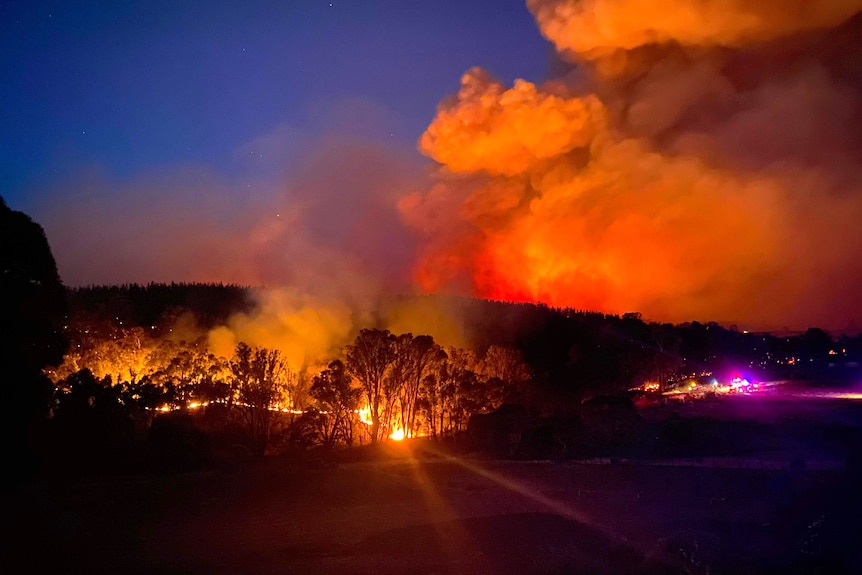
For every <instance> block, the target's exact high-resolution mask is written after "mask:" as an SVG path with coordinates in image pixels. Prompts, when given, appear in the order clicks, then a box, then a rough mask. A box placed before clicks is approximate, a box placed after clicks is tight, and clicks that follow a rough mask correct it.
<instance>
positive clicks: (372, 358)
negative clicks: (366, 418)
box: [346, 329, 396, 443]
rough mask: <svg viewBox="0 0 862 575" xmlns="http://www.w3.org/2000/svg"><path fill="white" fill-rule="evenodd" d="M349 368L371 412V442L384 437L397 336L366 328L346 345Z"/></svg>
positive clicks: (386, 331)
mask: <svg viewBox="0 0 862 575" xmlns="http://www.w3.org/2000/svg"><path fill="white" fill-rule="evenodd" d="M346 357H347V369H348V370H349V371H350V372H351V373H352V374H353V375H354V377H356V379H358V380H359V383H360V384H361V385H362V391H363V393H364V394H365V399H366V401H367V402H368V409H369V411H370V415H371V443H377V442H378V441H379V440H380V439H381V434H380V431H381V426H380V423H381V407H384V405H383V403H384V399H385V388H384V385H385V381H386V375H387V371H388V370H389V368H390V366H391V365H392V363H393V362H394V361H395V357H396V349H395V336H394V335H392V333H390V332H389V330H385V329H384V330H381V329H363V330H361V331H360V332H359V335H357V336H356V339H355V340H354V342H353V344H352V345H349V346H347V354H346Z"/></svg>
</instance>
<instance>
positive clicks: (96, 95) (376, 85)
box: [0, 0, 862, 331]
mask: <svg viewBox="0 0 862 575" xmlns="http://www.w3.org/2000/svg"><path fill="white" fill-rule="evenodd" d="M0 10H2V12H0V20H2V25H3V34H2V35H0V74H2V77H0V82H2V86H3V87H2V89H0V122H2V131H0V134H2V136H0V137H2V150H0V152H2V153H0V193H2V195H3V197H4V198H5V199H6V201H7V203H8V204H9V205H10V207H12V208H14V209H18V210H22V211H25V212H26V213H28V214H29V215H31V216H32V217H33V218H34V219H35V220H36V221H37V222H39V223H40V224H42V225H43V227H44V229H45V231H46V234H47V236H48V240H49V242H50V244H51V246H52V250H53V252H54V255H55V258H56V260H57V264H58V269H59V271H60V275H61V277H62V279H63V281H64V283H66V285H69V286H83V285H100V284H121V283H149V282H172V281H185V282H225V283H237V284H241V285H248V286H266V287H275V286H290V289H293V290H295V291H296V292H297V293H302V294H305V295H306V296H308V297H312V298H318V299H319V298H325V299H327V300H330V301H340V302H346V304H345V305H347V306H348V307H354V308H355V307H356V305H358V302H363V301H371V300H372V299H373V298H374V297H376V296H377V295H380V294H381V293H387V294H391V293H405V292H409V293H413V292H421V293H457V294H461V295H469V296H478V297H483V298H490V299H498V300H505V301H530V302H543V303H547V304H549V305H552V306H555V307H571V308H576V309H590V310H598V311H602V312H607V313H615V314H621V313H627V312H633V311H637V312H641V313H643V315H644V316H645V317H646V318H648V319H652V320H660V321H671V322H682V321H691V320H695V319H696V320H698V321H719V322H722V323H732V324H738V325H739V326H745V327H747V328H751V329H784V328H788V329H799V328H802V329H804V328H806V327H809V326H812V325H817V326H819V327H825V328H827V329H832V330H845V329H846V330H851V331H852V330H858V329H859V326H860V325H862V299H860V298H859V297H858V285H859V284H860V282H862V260H860V258H859V257H858V254H859V253H862V228H860V227H859V225H858V222H859V221H860V220H862V130H860V129H859V126H860V125H862V67H860V66H859V61H860V54H862V0H842V2H835V3H831V2H830V3H825V2H823V3H811V2H810V1H809V0H758V1H756V2H747V1H743V0H729V1H728V2H710V1H705V0H661V1H660V2H657V3H656V4H655V5H654V6H653V7H652V8H651V12H650V14H644V12H643V3H642V2H641V1H640V0H526V2H525V1H524V0H493V1H492V0H471V1H455V0H442V1H434V2H419V1H405V0H391V1H376V2H366V1H361V2H360V1H358V0H356V1H353V2H337V1H335V2H305V1H298V2H244V3H237V2H178V3H168V2H163V3H155V2H151V3H148V2H140V3H121V2H87V1H84V2H74V3H70V2H64V3H61V2H57V3H47V2H12V3H6V4H4V5H3V7H2V8H0Z"/></svg>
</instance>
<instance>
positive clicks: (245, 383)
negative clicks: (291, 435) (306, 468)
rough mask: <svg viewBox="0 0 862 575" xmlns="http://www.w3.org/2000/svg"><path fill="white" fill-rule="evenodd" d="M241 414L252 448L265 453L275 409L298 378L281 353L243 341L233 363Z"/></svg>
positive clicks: (261, 453) (237, 349)
mask: <svg viewBox="0 0 862 575" xmlns="http://www.w3.org/2000/svg"><path fill="white" fill-rule="evenodd" d="M230 371H231V374H232V376H233V381H234V383H235V386H236V391H237V400H238V403H239V405H238V408H239V413H240V415H241V418H242V421H243V423H244V427H245V430H246V433H247V435H248V439H249V443H250V446H251V448H252V450H253V451H255V452H256V453H258V454H260V455H263V453H264V452H265V451H266V447H267V445H268V443H269V438H270V434H271V431H272V425H273V414H274V409H275V408H277V407H278V406H279V405H280V403H281V401H282V400H283V399H284V397H285V395H286V393H287V387H288V386H289V385H290V384H291V382H292V381H294V380H295V379H296V374H295V373H294V372H292V371H291V370H290V368H289V366H288V364H287V361H286V360H285V359H284V358H282V357H281V352H279V351H278V350H271V349H266V348H257V347H256V348H252V347H249V346H248V345H247V344H246V343H244V342H240V343H239V344H238V345H237V346H236V351H235V352H234V357H233V359H232V360H231V362H230Z"/></svg>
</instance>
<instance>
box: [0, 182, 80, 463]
mask: <svg viewBox="0 0 862 575" xmlns="http://www.w3.org/2000/svg"><path fill="white" fill-rule="evenodd" d="M0 294H2V300H0V330H2V332H0V333H2V341H0V366H2V370H0V380H2V381H0V385H2V389H3V392H2V394H0V397H2V398H3V400H2V401H3V405H2V406H3V407H4V408H5V409H3V417H2V420H3V428H4V429H3V430H2V441H4V442H7V445H6V449H4V457H5V458H11V460H12V461H13V467H14V466H15V464H21V465H25V464H26V465H27V466H28V468H29V469H32V465H33V464H34V463H35V458H34V456H35V453H34V451H33V445H32V444H31V440H32V439H33V437H32V433H33V432H34V431H35V427H36V426H39V425H40V424H41V422H42V421H43V420H44V418H45V416H46V415H47V414H48V401H49V399H50V392H51V390H52V386H51V384H50V382H49V381H48V380H47V378H46V377H45V376H44V375H43V374H42V370H43V369H44V368H45V367H47V366H51V365H57V364H58V363H60V361H61V360H62V359H63V353H64V352H65V350H66V347H67V345H68V342H67V340H66V338H65V337H64V335H63V332H62V325H63V324H62V322H63V320H64V317H65V315H66V300H65V293H64V288H63V284H62V283H61V281H60V276H59V275H58V274H57V266H56V263H55V262H54V257H53V255H52V254H51V248H50V246H49V245H48V240H47V239H46V238H45V233H44V231H43V230H42V227H41V226H39V225H38V224H36V223H35V222H33V220H31V219H30V217H29V216H27V215H26V214H24V213H22V212H18V211H14V210H11V209H10V208H9V207H8V206H7V205H6V202H5V201H4V200H3V198H2V197H0ZM22 471H23V469H22Z"/></svg>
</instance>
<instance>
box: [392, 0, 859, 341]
mask: <svg viewBox="0 0 862 575" xmlns="http://www.w3.org/2000/svg"><path fill="white" fill-rule="evenodd" d="M665 4H666V5H665ZM665 4H663V5H662V6H661V7H657V6H655V5H654V3H649V6H647V3H644V2H639V1H637V0H629V1H623V2H604V1H602V0H594V1H582V2H579V1H575V0H571V1H565V0H559V1H553V0H547V1H542V0H530V1H528V6H529V8H530V9H531V10H532V11H533V13H534V14H535V15H536V17H537V20H538V23H539V26H540V28H541V30H542V32H543V33H544V34H545V35H546V36H547V37H548V38H550V39H551V40H552V41H553V42H554V43H555V44H556V46H557V48H558V49H559V50H560V51H562V52H567V51H572V50H574V51H577V52H580V53H584V54H587V55H588V56H589V57H590V58H592V59H595V61H596V63H597V64H598V67H597V68H590V67H586V68H585V67H581V68H580V70H579V72H580V73H579V74H571V75H569V76H568V77H566V78H562V79H558V80H555V81H553V82H549V83H548V84H546V85H535V84H532V83H529V82H525V81H521V80H519V81H516V82H515V84H514V86H513V87H512V88H509V89H507V88H505V87H504V86H503V85H502V84H500V83H499V82H497V81H495V80H493V79H492V78H491V76H490V75H489V74H488V73H487V72H484V71H482V70H478V69H472V70H470V71H468V72H467V73H466V74H465V76H464V77H463V78H462V81H461V89H460V91H459V92H458V93H457V95H456V96H454V97H452V98H450V99H449V100H446V101H444V102H443V103H442V104H441V106H440V108H439V110H438V114H437V117H436V118H435V119H434V120H433V121H432V123H431V124H430V126H429V127H428V129H427V131H426V132H425V134H424V135H423V136H422V137H421V139H420V141H419V148H420V150H421V151H422V152H423V153H425V154H426V155H428V156H429V157H431V158H433V159H434V160H436V161H437V162H438V163H440V164H441V167H440V169H439V170H438V172H437V173H436V176H435V177H436V181H435V183H434V185H432V186H431V187H430V188H429V189H428V190H426V191H422V192H416V193H413V194H411V195H408V196H406V197H404V198H402V200H401V201H400V204H399V209H400V211H401V214H402V218H403V220H404V221H405V223H407V224H408V225H409V226H410V227H411V228H413V229H414V230H416V231H417V232H418V234H419V235H420V236H421V237H422V238H423V239H424V244H423V247H422V249H423V251H422V254H421V256H420V259H419V263H418V264H417V266H416V269H415V273H414V275H415V277H416V279H417V280H418V282H419V283H420V284H421V285H422V286H423V287H424V288H425V289H426V290H428V291H441V290H442V291H451V290H456V291H457V290H463V289H468V290H471V291H472V293H474V294H477V295H480V296H484V297H491V298H495V299H502V300H515V301H541V302H545V303H548V304H551V305H554V306H561V307H575V308H582V309H594V310H599V311H604V312H609V313H623V312H627V311H641V312H643V313H644V314H646V315H647V316H648V317H652V318H656V319H661V320H664V321H686V320H691V319H695V318H702V319H707V320H719V321H727V320H731V321H741V322H745V323H748V324H749V325H752V324H753V325H757V326H765V325H768V326H784V325H790V324H801V325H803V326H804V325H805V324H806V323H807V324H809V325H813V324H816V323H820V324H823V323H826V324H829V325H832V326H836V327H837V326H846V325H847V324H848V322H849V321H852V320H853V319H854V318H855V319H856V320H857V321H858V319H862V304H858V303H856V301H855V299H853V298H852V296H850V295H849V292H848V291H847V290H846V289H845V287H843V286H846V285H849V282H853V281H855V279H859V278H860V277H862V265H860V264H858V263H857V258H856V257H855V255H854V254H855V253H857V252H856V250H857V249H858V247H860V246H862V232H860V231H859V230H858V228H857V227H855V226H853V225H851V224H850V220H851V219H853V218H858V217H862V198H860V194H859V193H858V192H859V189H862V188H860V184H862V170H860V168H859V165H860V164H859V161H858V160H859V158H860V157H862V141H860V138H859V137H858V134H856V133H855V132H854V131H853V130H852V128H851V127H850V126H852V125H853V122H854V121H855V119H858V118H862V102H860V98H859V90H858V88H859V86H857V85H855V84H854V82H855V81H856V80H855V79H854V78H853V77H850V78H848V77H847V76H848V75H847V73H846V72H844V71H843V70H846V66H844V67H843V68H841V67H840V66H835V65H833V63H832V62H831V61H830V60H829V58H830V57H831V56H829V54H833V55H834V54H840V53H842V52H844V53H847V52H848V50H831V51H829V50H821V51H820V53H818V54H816V55H812V53H811V52H810V51H809V50H808V49H807V48H806V46H811V43H810V42H811V38H810V37H808V38H807V39H806V42H809V44H803V43H801V41H800V43H798V44H794V42H795V40H787V41H785V40H782V42H783V44H782V47H781V51H780V53H781V57H782V61H781V65H780V66H779V65H775V66H769V58H770V55H769V54H770V52H769V50H768V49H764V50H762V51H761V53H755V52H751V51H749V49H748V48H747V47H744V46H743V45H745V44H746V43H748V42H753V41H760V42H764V41H769V40H772V39H775V38H779V37H782V36H788V35H792V34H794V33H797V32H803V31H811V30H819V29H824V28H829V27H833V26H836V25H839V24H841V23H843V22H845V21H846V20H847V19H848V18H849V17H850V16H852V15H853V14H855V13H856V12H858V11H859V10H860V6H862V2H858V1H857V2H835V3H830V4H829V6H826V5H825V3H811V2H802V1H801V0H800V1H799V2H792V3H790V4H792V6H791V5H789V4H788V3H787V2H777V1H776V2H759V3H743V2H741V1H740V2H735V1H728V2H709V1H695V0H675V1H672V2H667V3H665ZM821 4H823V5H821ZM647 8H649V9H650V11H647ZM650 13H653V14H660V15H661V18H648V17H646V15H647V14H650ZM859 24H860V19H859V18H856V19H853V20H851V21H849V22H848V23H846V24H844V27H845V28H847V27H850V29H849V30H842V31H841V32H842V33H841V35H840V36H841V37H842V38H845V40H846V39H847V38H856V40H853V41H852V42H851V43H853V46H855V47H856V48H855V49H857V50H858V48H859V44H860V41H859V38H860V37H862V36H860V35H858V34H856V35H854V34H853V33H852V30H853V29H858V28H860V25H859ZM832 33H833V31H831V30H830V31H829V32H826V33H824V38H825V37H826V36H827V35H829V34H832ZM660 42H675V43H676V44H677V45H676V47H675V48H672V49H668V50H652V51H640V52H638V53H637V54H636V55H635V54H633V55H632V56H631V57H629V56H627V52H626V51H627V50H629V49H634V48H638V47H640V46H643V45H646V44H653V43H660ZM788 42H789V43H788ZM817 42H821V43H822V42H826V41H825V40H822V41H821V40H817ZM815 43H816V42H815ZM686 45H698V48H697V49H687V48H686V47H685V46H686ZM710 46H720V48H716V49H712V48H709V47H710ZM734 46H736V47H735V48H732V49H731V47H734ZM759 46H760V47H759V48H757V49H758V50H760V49H761V48H762V47H763V46H765V45H764V44H760V45H759ZM794 46H796V47H795V48H794ZM620 51H622V53H623V56H622V60H623V61H624V62H625V69H624V72H625V75H618V74H614V75H606V74H605V73H604V72H605V71H606V70H607V69H608V67H607V66H605V64H607V61H605V56H604V54H607V55H608V56H607V58H609V59H610V60H609V61H618V60H619V58H620ZM611 52H613V53H611ZM849 53H853V52H852V50H849ZM751 62H754V64H752V63H751ZM591 69H594V70H600V71H601V72H602V74H601V75H593V76H590V70H591ZM830 224H832V225H835V226H836V227H835V228H833V229H832V232H831V238H830V232H828V231H827V229H828V228H829V226H830ZM830 239H832V240H834V241H833V242H832V243H830ZM802 302H804V303H802ZM825 302H828V303H825Z"/></svg>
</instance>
